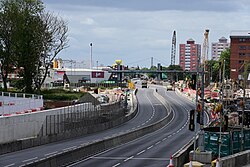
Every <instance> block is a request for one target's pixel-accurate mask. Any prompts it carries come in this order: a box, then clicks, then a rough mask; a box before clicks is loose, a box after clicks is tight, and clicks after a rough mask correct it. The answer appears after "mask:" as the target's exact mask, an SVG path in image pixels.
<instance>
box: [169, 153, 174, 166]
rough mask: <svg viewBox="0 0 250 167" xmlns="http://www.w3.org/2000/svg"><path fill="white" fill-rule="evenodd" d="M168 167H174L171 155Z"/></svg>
mask: <svg viewBox="0 0 250 167" xmlns="http://www.w3.org/2000/svg"><path fill="white" fill-rule="evenodd" d="M168 167H174V165H173V157H172V155H171V156H170V160H169V165H168Z"/></svg>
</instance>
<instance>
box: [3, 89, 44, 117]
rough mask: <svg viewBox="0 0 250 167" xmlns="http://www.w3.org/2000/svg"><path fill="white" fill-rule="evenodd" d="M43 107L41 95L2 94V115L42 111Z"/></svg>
mask: <svg viewBox="0 0 250 167" xmlns="http://www.w3.org/2000/svg"><path fill="white" fill-rule="evenodd" d="M42 107H43V98H42V96H41V95H34V94H21V93H9V92H1V93H0V115H9V114H16V113H17V112H25V111H27V110H31V109H36V110H40V108H42Z"/></svg>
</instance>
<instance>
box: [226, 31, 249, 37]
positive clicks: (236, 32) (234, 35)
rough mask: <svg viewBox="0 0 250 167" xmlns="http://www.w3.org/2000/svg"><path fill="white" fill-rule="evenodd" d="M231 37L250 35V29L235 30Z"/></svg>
mask: <svg viewBox="0 0 250 167" xmlns="http://www.w3.org/2000/svg"><path fill="white" fill-rule="evenodd" d="M230 37H250V30H241V31H240V30H234V31H231V34H230Z"/></svg>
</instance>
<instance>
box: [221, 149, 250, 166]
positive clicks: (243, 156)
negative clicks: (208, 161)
mask: <svg viewBox="0 0 250 167" xmlns="http://www.w3.org/2000/svg"><path fill="white" fill-rule="evenodd" d="M248 164H250V150H247V151H243V152H239V153H237V154H233V155H229V156H226V157H223V158H221V159H220V160H219V166H220V167H235V166H237V167H241V166H245V165H248Z"/></svg>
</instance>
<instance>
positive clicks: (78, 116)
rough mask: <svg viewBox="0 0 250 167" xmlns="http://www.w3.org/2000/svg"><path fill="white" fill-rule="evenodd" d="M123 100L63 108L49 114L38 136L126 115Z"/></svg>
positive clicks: (67, 130)
mask: <svg viewBox="0 0 250 167" xmlns="http://www.w3.org/2000/svg"><path fill="white" fill-rule="evenodd" d="M125 113H126V109H125V108H124V106H123V105H122V103H121V102H115V103H112V104H108V105H92V104H90V103H89V104H88V105H74V106H71V107H68V108H63V109H62V110H61V111H60V112H59V113H58V114H54V115H48V116H46V119H45V121H44V123H43V125H42V128H41V131H40V133H39V135H38V136H48V135H55V134H60V133H64V132H70V131H74V130H80V129H84V128H87V127H93V126H96V125H98V124H102V123H105V122H109V121H114V120H116V119H118V118H121V117H123V116H125Z"/></svg>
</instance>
